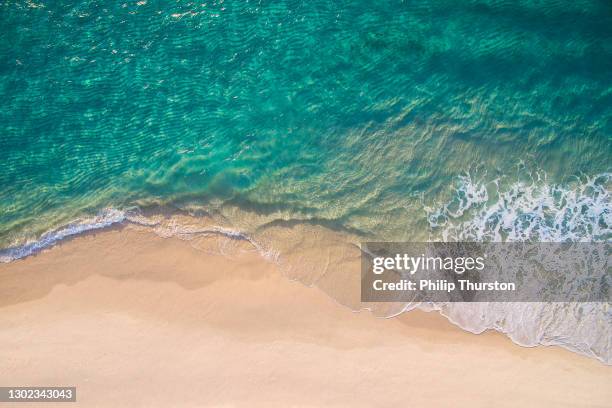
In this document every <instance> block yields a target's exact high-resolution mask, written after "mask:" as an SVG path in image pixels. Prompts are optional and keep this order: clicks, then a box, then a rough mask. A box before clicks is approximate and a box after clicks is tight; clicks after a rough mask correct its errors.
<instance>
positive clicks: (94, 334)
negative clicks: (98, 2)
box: [0, 228, 612, 407]
mask: <svg viewBox="0 0 612 408" xmlns="http://www.w3.org/2000/svg"><path fill="white" fill-rule="evenodd" d="M215 239H217V238H215ZM0 327H1V330H0V385H38V386H40V385H75V386H76V387H77V390H78V391H77V398H78V402H77V404H62V405H59V406H64V407H66V406H84V407H95V406H101V407H121V406H129V407H156V406H163V407H192V406H193V407H196V406H197V407H202V406H215V407H216V406H249V407H250V406H265V407H274V406H281V407H286V406H351V407H356V406H381V407H388V406H399V407H427V406H431V407H461V406H469V407H531V406H533V407H591V406H592V407H612V386H611V385H612V368H611V367H607V366H604V365H603V364H601V363H599V362H597V361H595V360H591V359H588V358H585V357H582V356H578V355H575V354H572V353H570V352H568V351H565V350H562V349H559V348H555V347H538V348H531V349H528V348H522V347H519V346H517V345H515V344H513V343H511V342H510V340H508V339H506V338H505V337H503V336H502V335H500V334H497V333H485V334H482V335H473V334H470V333H466V332H463V331H461V330H460V329H458V328H456V327H454V326H452V325H451V324H450V323H448V322H447V321H446V320H445V319H443V318H442V317H440V316H439V315H437V314H433V313H430V314H427V313H423V312H411V313H407V314H403V315H401V316H400V317H396V318H393V319H379V318H375V317H373V316H372V315H371V314H370V313H369V312H367V311H363V312H360V313H353V312H351V311H350V310H348V309H347V308H345V307H344V306H340V305H339V304H337V303H336V302H334V301H333V300H331V299H330V298H329V297H328V296H327V295H325V294H324V293H322V292H321V291H320V290H318V289H316V288H307V287H305V286H304V285H302V284H300V283H296V282H291V281H289V280H288V279H286V278H284V277H282V276H281V275H280V273H279V272H278V270H277V269H276V267H275V266H274V265H273V264H271V263H269V262H267V261H265V260H263V259H261V258H260V257H259V256H258V255H257V254H256V253H254V252H252V251H238V252H237V251H231V255H230V256H223V255H214V254H210V253H207V252H204V251H201V250H196V249H194V247H193V245H192V243H190V242H185V241H181V240H178V239H175V238H166V239H163V238H159V237H157V236H156V235H154V234H152V233H145V232H139V231H134V230H131V229H130V228H123V229H115V230H108V231H104V232H99V233H97V234H89V235H84V236H81V237H78V238H75V239H73V240H69V241H66V242H64V243H62V244H61V245H58V246H56V247H54V248H52V249H49V250H46V251H44V252H42V253H40V254H38V255H36V256H32V257H29V258H26V259H25V260H21V261H17V262H13V263H11V264H3V265H0ZM0 405H3V404H0ZM4 405H6V404H4ZM39 405H41V406H45V407H47V406H51V404H39ZM15 406H19V407H24V406H25V404H18V405H17V404H16V405H15Z"/></svg>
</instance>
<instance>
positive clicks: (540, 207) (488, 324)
mask: <svg viewBox="0 0 612 408" xmlns="http://www.w3.org/2000/svg"><path fill="white" fill-rule="evenodd" d="M611 177H612V175H611V174H609V173H605V174H601V175H598V176H595V177H585V178H584V179H583V180H575V182H573V183H569V184H566V185H555V184H549V183H547V182H546V178H545V177H541V176H540V177H535V178H533V179H531V181H530V182H519V181H517V182H514V183H509V184H507V187H506V188H502V187H500V185H501V184H502V183H501V182H500V180H494V181H492V182H489V183H486V184H485V183H478V182H476V181H474V180H473V179H472V178H471V177H470V176H469V175H466V176H462V177H460V178H459V182H458V185H457V188H456V191H455V195H454V197H453V199H452V200H451V201H449V202H448V203H445V204H443V205H441V206H439V207H438V208H428V209H427V211H428V219H429V223H430V226H431V228H432V231H433V236H432V239H433V240H438V239H440V237H441V238H442V240H445V241H491V242H519V241H538V242H609V241H610V240H611V239H612V202H611V199H610V181H611ZM420 307H421V308H423V309H426V310H438V311H440V313H441V314H443V315H444V316H446V317H447V318H448V319H449V320H450V321H451V322H453V323H455V324H457V325H458V326H460V327H462V328H464V329H466V330H468V331H471V332H474V333H481V332H483V331H484V330H487V329H494V330H497V331H500V332H502V333H505V334H506V335H508V336H509V337H510V338H511V339H512V340H513V341H515V342H516V343H518V344H520V345H523V346H536V345H539V344H542V345H559V346H563V347H565V348H567V349H570V350H572V351H575V352H578V353H581V354H585V355H588V356H591V357H594V358H597V359H599V360H601V361H602V362H604V363H606V364H612V344H611V342H612V310H611V308H610V304H608V303H438V304H426V305H425V304H423V305H421V306H420Z"/></svg>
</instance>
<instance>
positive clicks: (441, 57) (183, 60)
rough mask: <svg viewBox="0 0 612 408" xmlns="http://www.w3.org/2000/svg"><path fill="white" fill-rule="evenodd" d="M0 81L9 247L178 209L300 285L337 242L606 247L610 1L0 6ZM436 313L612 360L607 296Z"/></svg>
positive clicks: (1, 206) (1, 215)
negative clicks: (259, 254) (583, 302)
mask: <svg viewBox="0 0 612 408" xmlns="http://www.w3.org/2000/svg"><path fill="white" fill-rule="evenodd" d="M0 95H1V96H2V97H1V98H0V248H3V249H2V250H0V259H1V260H2V261H4V262H10V261H13V260H15V259H17V258H20V257H23V256H27V255H30V254H32V253H35V252H36V251H38V250H40V249H42V248H45V247H47V246H49V245H53V244H54V243H56V242H58V241H59V240H61V239H63V238H65V237H67V236H70V235H74V234H77V233H80V232H82V231H85V230H88V229H94V228H102V227H105V226H108V225H111V224H115V223H136V224H138V225H141V226H142V225H150V226H152V227H155V228H157V229H162V227H161V226H160V223H159V222H158V221H154V220H152V218H151V217H149V215H150V214H157V213H167V212H168V211H170V212H173V211H177V212H179V211H186V212H188V213H189V214H191V216H192V217H195V218H198V217H202V216H204V215H205V216H206V217H211V219H213V220H214V222H213V224H211V225H209V226H208V227H206V228H204V229H195V230H194V229H190V228H191V227H190V226H186V225H177V223H173V224H172V225H167V224H164V226H163V227H164V228H163V229H164V231H165V232H164V234H167V233H173V232H174V233H177V234H183V235H185V234H186V231H187V232H188V235H189V234H192V233H211V231H212V232H214V233H223V234H229V235H233V236H237V237H243V238H246V239H249V240H250V241H251V242H253V243H254V245H256V246H258V248H261V249H262V250H263V251H264V252H266V253H267V254H273V255H272V258H274V259H275V260H277V261H278V262H279V263H282V264H283V265H284V266H285V267H286V268H287V270H290V271H292V272H291V276H298V277H300V278H301V279H302V278H303V279H302V280H305V281H308V282H309V283H316V281H317V279H316V278H313V276H319V277H320V276H322V275H323V274H325V273H327V272H329V271H328V269H329V265H330V263H329V262H328V260H326V261H325V262H322V264H325V266H322V265H319V264H316V263H312V262H313V261H312V260H310V261H309V262H310V263H309V262H305V260H304V257H303V256H297V257H296V254H299V253H300V251H302V252H303V253H308V251H311V252H312V251H313V248H318V249H317V250H318V251H319V252H321V251H322V248H336V247H335V245H339V244H338V242H342V243H346V244H347V245H348V246H349V247H350V246H351V245H352V246H354V245H357V244H358V242H359V240H362V239H363V240H364V239H368V240H397V241H410V240H423V239H449V240H457V239H462V240H493V241H507V240H529V239H536V240H541V241H612V200H611V198H610V191H611V187H612V174H611V172H612V169H611V167H612V3H610V2H609V1H574V2H566V1H496V0H491V1H461V2H459V1H385V2H382V1H376V2H364V1H352V2H323V1H310V2H300V1H276V2H262V1H258V2H253V1H240V2H235V1H220V0H219V1H211V2H161V1H149V0H141V1H130V2H102V1H71V2H67V1H53V2H48V1H2V2H0ZM169 209H170V210H169ZM179 224H180V223H179ZM281 229H282V231H281ZM314 252H316V251H314ZM330 256H331V255H330ZM308 265H310V266H308ZM300 268H301V270H300ZM305 269H308V271H305ZM321 271H323V272H321ZM306 277H308V278H306ZM410 307H412V306H407V307H406V308H410ZM423 307H425V306H423ZM426 307H429V308H434V309H436V310H441V311H442V313H444V314H445V315H447V316H448V317H449V319H451V320H452V321H454V322H456V323H457V324H460V325H461V326H462V327H465V328H467V329H468V330H472V331H475V332H478V331H482V330H484V329H488V328H494V329H497V330H500V331H503V332H505V333H507V334H508V335H509V336H510V337H512V338H513V339H514V340H515V341H517V342H519V343H521V344H525V345H535V344H561V345H563V346H565V347H568V348H570V349H572V350H575V351H578V352H581V353H584V354H588V355H591V356H594V357H596V358H599V359H601V360H603V361H607V362H610V361H612V346H611V345H610V339H611V338H612V335H611V331H612V317H611V312H610V310H609V308H608V305H590V306H588V310H589V312H588V313H587V312H585V311H584V310H582V309H581V310H580V312H578V311H577V309H576V308H574V309H572V307H574V306H571V305H570V306H568V307H567V308H566V309H563V308H561V309H560V308H559V307H555V308H554V310H553V309H552V307H548V308H547V306H546V305H544V306H542V305H540V306H537V310H536V306H532V307H531V306H525V305H516V306H511V305H510V306H507V305H506V306H503V307H502V306H499V305H498V306H495V305H491V306H490V307H489V306H480V307H485V308H486V310H480V309H479V310H477V311H474V310H471V311H470V310H467V309H466V308H469V307H474V306H461V305H427V306H426ZM530 307H531V309H529V308H530ZM584 307H587V306H584ZM508 308H511V310H508ZM525 308H527V309H529V310H526V309H525ZM502 309H503V310H502ZM514 315H516V318H514V319H513V318H512V316H514ZM569 315H571V316H574V317H575V319H577V320H576V321H573V320H571V319H568V317H567V316H569ZM483 316H485V317H483ZM525 316H528V317H529V318H525ZM585 316H588V319H590V320H588V321H587V320H584V319H587V317H585ZM581 319H582V320H581ZM543 322H546V324H543ZM563 322H565V325H564V324H563ZM570 322H573V323H571V324H570Z"/></svg>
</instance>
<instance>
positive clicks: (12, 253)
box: [0, 208, 126, 263]
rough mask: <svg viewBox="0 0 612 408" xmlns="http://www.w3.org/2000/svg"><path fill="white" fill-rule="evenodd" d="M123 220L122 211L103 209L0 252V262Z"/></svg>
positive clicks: (17, 257) (23, 255)
mask: <svg viewBox="0 0 612 408" xmlns="http://www.w3.org/2000/svg"><path fill="white" fill-rule="evenodd" d="M125 219H126V213H125V212H124V211H121V210H117V209H114V208H107V209H104V210H102V211H100V212H99V213H98V215H96V216H95V217H92V218H87V219H82V220H75V221H73V222H71V223H69V224H68V225H66V226H64V227H62V228H59V229H57V230H54V231H49V232H47V233H45V234H43V235H42V236H41V237H40V238H39V239H37V240H33V241H29V242H26V243H25V244H22V245H18V246H14V247H9V248H6V249H2V250H0V262H2V263H7V262H11V261H14V260H16V259H21V258H25V257H26V256H29V255H32V254H34V253H36V252H38V251H40V250H42V249H44V248H47V247H50V246H52V245H54V244H56V243H58V242H59V241H61V240H63V239H66V238H68V237H71V236H74V235H78V234H81V233H84V232H87V231H92V230H97V229H101V228H107V227H109V226H111V225H113V224H118V223H121V222H123V221H124V220H125Z"/></svg>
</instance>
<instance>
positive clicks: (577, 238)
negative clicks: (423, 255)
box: [427, 173, 612, 242]
mask: <svg viewBox="0 0 612 408" xmlns="http://www.w3.org/2000/svg"><path fill="white" fill-rule="evenodd" d="M611 178H612V174H610V173H604V174H600V175H598V176H594V177H586V178H585V179H584V180H580V179H576V180H575V182H573V183H571V184H570V185H569V186H563V185H559V184H548V183H546V177H543V176H541V175H538V176H537V177H534V178H532V180H531V182H529V183H526V182H520V181H517V182H514V183H511V184H510V185H509V186H508V187H507V188H502V187H500V180H494V181H492V182H490V183H478V182H475V181H474V180H472V178H471V177H470V176H469V175H465V176H461V177H459V180H458V185H457V188H456V190H455V196H454V197H453V199H452V200H451V201H450V202H449V203H446V204H444V205H443V206H441V207H439V208H437V209H431V208H427V210H428V220H429V225H430V226H431V228H432V230H433V231H434V232H436V231H439V232H441V235H442V239H443V240H444V241H449V240H450V241H493V242H512V241H515V242H519V241H531V240H533V241H539V242H568V241H569V242H581V241H589V242H590V241H606V240H610V239H611V238H612V203H611V200H610V183H611Z"/></svg>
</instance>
